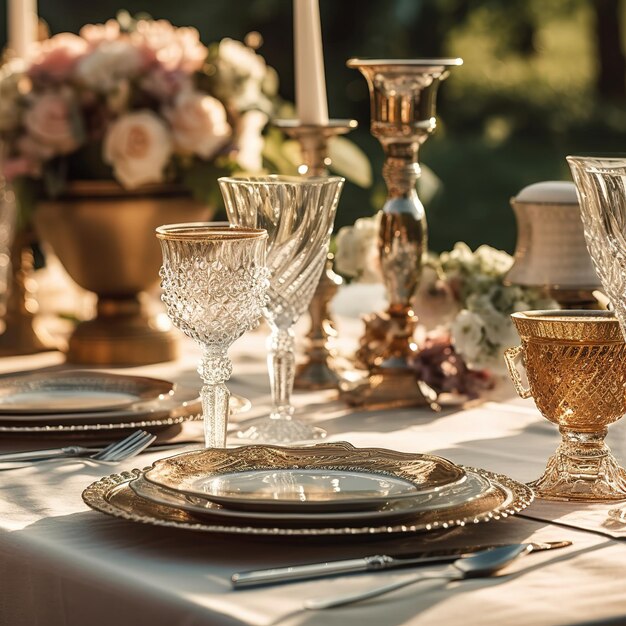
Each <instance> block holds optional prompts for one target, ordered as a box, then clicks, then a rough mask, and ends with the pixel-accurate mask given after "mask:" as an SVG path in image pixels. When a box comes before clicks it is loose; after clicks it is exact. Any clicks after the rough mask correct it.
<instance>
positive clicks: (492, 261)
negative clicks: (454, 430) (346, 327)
mask: <svg viewBox="0 0 626 626" xmlns="http://www.w3.org/2000/svg"><path fill="white" fill-rule="evenodd" d="M377 241H378V218H377V217H376V216H375V217H371V218H361V219H359V220H357V221H356V223H355V224H354V226H350V227H347V228H345V229H341V230H340V231H339V233H338V235H337V239H336V246H337V251H336V254H335V269H336V271H338V272H339V273H340V274H342V275H344V276H346V277H347V278H349V279H352V280H357V281H360V282H363V281H365V282H370V283H371V282H381V281H382V276H381V274H380V267H379V262H378V250H377ZM512 263H513V258H512V257H511V256H510V255H509V254H507V253H506V252H503V251H500V250H496V249H494V248H492V247H490V246H486V245H483V246H480V247H479V248H478V249H477V250H475V251H472V250H471V249H470V248H469V247H468V246H467V245H466V244H465V243H457V244H456V245H455V246H454V248H453V249H452V250H451V251H450V252H443V253H442V254H440V255H437V254H433V253H431V254H429V255H428V257H427V258H426V260H425V263H424V269H423V273H422V280H421V282H420V285H419V288H418V291H417V294H416V296H415V298H414V308H415V311H416V313H417V315H418V318H419V320H420V323H421V329H422V331H423V332H422V335H423V336H422V340H421V350H420V352H419V353H418V355H417V358H416V360H415V363H414V366H415V368H416V370H417V371H418V372H419V373H420V378H421V379H422V380H425V381H426V382H427V383H428V384H430V385H431V386H432V387H433V388H434V389H435V390H436V391H438V392H440V393H442V392H450V393H457V394H463V395H466V396H469V397H472V396H476V395H478V394H479V393H480V391H482V390H483V389H486V388H488V387H489V386H490V385H491V384H492V374H493V373H498V374H499V373H501V372H503V371H504V358H503V353H504V350H505V349H506V348H508V347H511V346H513V345H516V344H517V343H518V337H517V333H516V332H515V329H514V327H513V323H512V322H511V319H510V314H511V313H514V312H516V311H525V310H533V309H556V308H559V306H558V304H557V303H556V302H555V301H554V300H552V299H551V298H549V297H547V296H546V294H545V293H544V292H543V291H542V290H540V289H535V288H529V287H520V286H514V285H506V284H505V281H504V278H505V276H506V274H507V272H508V271H509V269H510V268H511V265H512Z"/></svg>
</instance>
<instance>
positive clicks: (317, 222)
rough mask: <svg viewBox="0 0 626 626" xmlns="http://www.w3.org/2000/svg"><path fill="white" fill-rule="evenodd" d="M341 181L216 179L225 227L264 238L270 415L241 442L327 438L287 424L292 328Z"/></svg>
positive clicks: (316, 270)
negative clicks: (241, 228)
mask: <svg viewBox="0 0 626 626" xmlns="http://www.w3.org/2000/svg"><path fill="white" fill-rule="evenodd" d="M343 182H344V179H343V178H340V177H337V176H320V177H311V178H306V179H305V178H297V177H291V176H261V177H235V178H220V179H219V184H220V189H221V191H222V195H223V196H224V201H225V204H226V211H227V213H228V218H229V220H230V221H231V223H233V224H237V225H241V226H246V227H249V228H264V229H265V230H267V233H268V245H267V264H268V267H269V270H270V287H269V290H268V295H269V299H268V304H267V306H266V307H265V308H264V310H263V315H264V316H265V318H266V319H267V321H268V323H269V325H270V328H271V336H270V338H269V354H268V368H269V374H270V385H271V390H272V404H273V408H272V411H271V414H270V416H269V417H265V418H260V419H258V420H256V421H255V422H254V423H251V424H250V427H249V428H248V429H246V430H245V431H242V432H240V433H239V436H240V437H242V438H244V439H251V440H255V441H264V442H268V443H294V442H298V441H306V440H311V439H319V438H320V437H323V436H325V434H326V433H325V431H323V430H322V429H320V428H316V427H315V426H312V425H310V424H306V423H303V422H301V421H299V420H295V419H293V414H294V407H293V405H292V404H291V392H292V390H293V381H294V376H295V355H294V332H293V325H294V324H295V323H296V321H297V320H298V318H299V317H300V315H302V313H304V312H305V311H306V310H307V308H308V306H309V303H310V302H311V298H312V297H313V293H314V291H315V289H316V287H317V283H318V282H319V279H320V276H321V274H322V269H323V267H324V264H325V263H326V257H327V255H328V243H329V240H330V235H331V233H332V230H333V222H334V219H335V212H336V209H337V204H338V202H339V196H340V194H341V189H342V187H343Z"/></svg>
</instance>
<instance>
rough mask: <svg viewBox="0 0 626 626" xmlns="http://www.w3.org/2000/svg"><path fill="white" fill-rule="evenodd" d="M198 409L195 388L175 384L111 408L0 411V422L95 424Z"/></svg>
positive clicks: (15, 424)
mask: <svg viewBox="0 0 626 626" xmlns="http://www.w3.org/2000/svg"><path fill="white" fill-rule="evenodd" d="M199 412H201V406H200V398H199V397H198V390H197V389H191V388H189V387H180V386H175V387H173V388H172V389H171V391H170V392H169V393H167V394H163V395H161V396H159V397H157V398H154V399H152V400H149V401H143V400H141V401H138V402H135V403H133V404H131V405H129V406H126V407H124V408H122V409H119V410H114V411H82V412H70V413H62V412H60V413H55V414H47V415H43V414H34V415H21V414H18V413H16V414H0V426H8V427H27V426H35V427H46V426H72V425H77V426H80V425H83V426H85V425H99V424H124V423H127V424H130V423H136V422H151V421H158V420H165V419H168V418H175V417H179V416H181V415H188V414H189V413H199Z"/></svg>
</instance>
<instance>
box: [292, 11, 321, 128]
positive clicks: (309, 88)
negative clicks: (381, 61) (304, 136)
mask: <svg viewBox="0 0 626 626" xmlns="http://www.w3.org/2000/svg"><path fill="white" fill-rule="evenodd" d="M293 14H294V20H293V23H294V51H295V69H296V108H297V111H298V118H299V119H300V123H302V124H321V125H327V124H328V102H327V100H326V81H325V78H324V52H323V49H322V30H321V25H320V10H319V4H318V0H293Z"/></svg>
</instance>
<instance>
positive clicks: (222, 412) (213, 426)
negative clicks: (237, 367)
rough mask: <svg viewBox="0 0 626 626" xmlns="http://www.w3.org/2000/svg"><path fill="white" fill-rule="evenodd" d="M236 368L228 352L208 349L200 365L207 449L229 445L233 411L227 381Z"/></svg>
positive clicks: (199, 372)
mask: <svg viewBox="0 0 626 626" xmlns="http://www.w3.org/2000/svg"><path fill="white" fill-rule="evenodd" d="M232 370H233V365H232V362H231V360H230V359H229V358H228V355H227V354H226V352H225V351H224V352H219V351H215V350H208V349H206V348H205V350H204V353H203V355H202V359H201V361H200V365H199V366H198V374H200V376H201V377H202V380H203V381H204V386H203V387H202V389H201V390H200V399H201V400H202V413H203V415H204V440H205V446H206V447H207V448H225V447H226V427H227V425H228V416H229V414H230V407H229V399H230V391H228V387H226V385H225V384H224V382H225V381H227V380H228V379H229V378H230V375H231V373H232Z"/></svg>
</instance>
